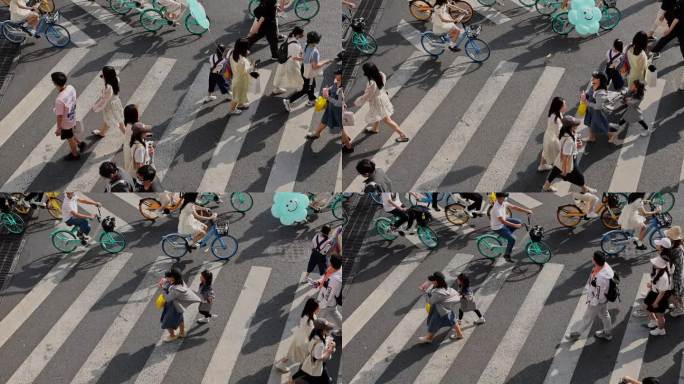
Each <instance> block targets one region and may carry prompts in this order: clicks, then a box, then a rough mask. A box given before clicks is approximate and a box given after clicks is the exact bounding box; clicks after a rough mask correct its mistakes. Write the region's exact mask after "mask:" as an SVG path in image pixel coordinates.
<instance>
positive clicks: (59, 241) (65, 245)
mask: <svg viewBox="0 0 684 384" xmlns="http://www.w3.org/2000/svg"><path fill="white" fill-rule="evenodd" d="M51 237H52V245H53V246H54V247H55V248H57V250H59V251H60V252H64V253H69V252H73V250H74V249H76V247H78V245H79V244H81V240H79V239H78V238H77V237H76V235H74V234H73V233H72V232H71V231H68V230H66V229H62V230H60V231H57V232H53V233H52V235H51Z"/></svg>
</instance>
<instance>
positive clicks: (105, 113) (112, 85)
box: [93, 66, 125, 138]
mask: <svg viewBox="0 0 684 384" xmlns="http://www.w3.org/2000/svg"><path fill="white" fill-rule="evenodd" d="M100 78H102V80H104V88H102V93H101V94H100V98H99V99H98V100H97V102H96V103H95V105H93V112H102V126H100V129H95V130H93V134H94V135H95V136H97V137H100V138H102V137H105V135H107V131H109V129H110V128H113V127H116V128H119V130H120V131H121V133H125V131H124V116H123V106H121V100H120V99H119V78H118V77H117V76H116V70H115V69H114V68H113V67H110V66H105V67H103V68H102V73H100Z"/></svg>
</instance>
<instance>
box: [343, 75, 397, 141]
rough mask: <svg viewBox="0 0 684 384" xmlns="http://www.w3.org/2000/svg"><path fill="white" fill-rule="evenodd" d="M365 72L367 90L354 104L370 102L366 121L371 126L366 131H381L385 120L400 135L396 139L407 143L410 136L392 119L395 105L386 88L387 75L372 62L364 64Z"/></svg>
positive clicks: (372, 132) (359, 104) (370, 132)
mask: <svg viewBox="0 0 684 384" xmlns="http://www.w3.org/2000/svg"><path fill="white" fill-rule="evenodd" d="M362 69H363V74H364V75H365V76H366V77H367V78H368V85H367V86H366V91H365V92H364V93H363V95H361V97H359V98H357V99H356V100H355V101H354V105H356V106H357V107H360V106H362V105H363V103H365V102H368V106H369V107H370V108H369V109H368V113H367V114H366V123H367V124H370V125H371V127H370V128H368V127H366V129H365V132H366V133H368V134H376V133H378V132H379V131H380V122H381V121H384V122H385V123H386V124H387V125H389V126H390V128H392V129H393V130H394V132H396V133H397V135H399V137H398V138H397V139H396V141H397V142H398V143H405V142H407V141H409V138H408V136H406V134H405V133H404V131H402V130H401V128H399V125H398V124H397V123H395V122H394V120H392V114H393V113H394V107H393V106H392V102H391V101H390V98H389V95H388V94H387V91H386V90H385V89H384V88H385V84H386V82H387V77H386V76H385V74H384V73H382V72H380V70H379V69H378V67H376V66H375V64H373V63H371V62H366V63H365V64H363V67H362Z"/></svg>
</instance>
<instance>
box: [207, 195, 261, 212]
mask: <svg viewBox="0 0 684 384" xmlns="http://www.w3.org/2000/svg"><path fill="white" fill-rule="evenodd" d="M220 200H221V199H220V196H219V194H217V193H212V192H203V193H200V194H199V195H198V196H197V200H196V201H195V204H197V205H199V206H200V207H205V206H207V205H209V204H210V203H212V202H213V203H218V202H219V201H220ZM253 205H254V199H253V198H252V195H250V194H249V192H233V193H231V194H230V206H231V207H233V209H234V210H236V211H238V212H240V213H245V212H247V211H249V210H250V209H252V206H253Z"/></svg>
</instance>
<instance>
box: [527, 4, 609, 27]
mask: <svg viewBox="0 0 684 384" xmlns="http://www.w3.org/2000/svg"><path fill="white" fill-rule="evenodd" d="M616 4H617V0H603V6H602V7H601V20H599V27H600V28H601V29H602V30H604V31H607V30H611V29H613V28H615V27H617V25H618V24H619V23H620V19H621V18H622V13H621V12H620V10H619V9H617V8H616V7H615V5H616ZM537 10H539V8H537ZM551 13H553V11H552V12H551ZM574 28H575V26H574V25H572V24H571V23H570V20H569V19H568V12H561V13H558V14H556V15H555V16H553V18H552V19H551V29H553V31H554V32H556V33H557V34H559V35H567V34H568V33H570V32H571V31H572V30H573V29H574Z"/></svg>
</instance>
